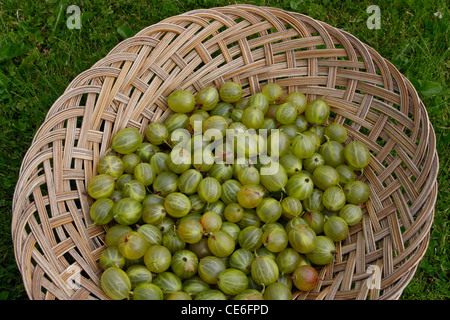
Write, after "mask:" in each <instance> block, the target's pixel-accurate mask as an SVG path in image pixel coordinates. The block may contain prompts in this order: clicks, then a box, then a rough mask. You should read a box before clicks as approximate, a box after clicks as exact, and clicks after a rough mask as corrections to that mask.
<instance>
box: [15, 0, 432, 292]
mask: <svg viewBox="0 0 450 320" xmlns="http://www.w3.org/2000/svg"><path fill="white" fill-rule="evenodd" d="M225 81H235V82H238V83H240V84H241V85H242V86H243V87H244V94H245V95H250V94H254V93H257V92H259V91H260V90H261V88H262V86H263V85H264V84H265V83H267V82H277V83H278V84H279V85H281V86H282V87H283V89H284V90H285V94H287V93H288V92H291V91H295V90H298V91H301V92H303V93H305V94H306V95H307V97H308V99H314V98H316V97H324V99H325V100H326V101H327V102H328V103H329V104H330V106H331V110H332V113H333V117H334V118H335V120H334V121H337V122H339V123H341V124H344V125H345V126H346V128H347V130H348V132H349V135H350V139H356V140H360V141H363V142H364V143H365V144H366V145H367V146H368V147H369V149H370V151H371V153H372V161H371V164H370V167H368V168H366V169H365V170H364V173H363V175H361V176H360V177H359V178H360V179H362V180H363V181H367V182H368V183H369V184H370V187H371V196H370V199H369V201H368V203H367V205H366V207H365V208H364V213H365V214H364V218H363V221H362V222H361V223H360V224H358V225H356V226H354V227H352V228H351V229H350V234H349V236H348V237H347V239H346V240H344V241H343V242H342V243H341V244H339V245H338V246H337V251H338V254H337V255H336V259H335V261H334V262H332V263H330V264H329V265H327V266H324V267H323V268H322V269H321V271H320V274H319V276H320V279H319V281H318V284H317V286H316V288H315V289H314V290H312V291H310V292H309V293H297V294H296V295H295V299H398V298H399V297H400V295H401V293H402V291H403V289H404V288H405V287H406V286H407V284H408V283H409V282H410V280H411V278H412V277H413V276H414V273H415V271H416V269H417V265H418V263H419V262H420V260H421V259H422V257H423V255H424V253H425V251H426V249H427V246H428V242H429V234H430V227H431V224H432V221H433V215H434V204H435V201H436V195H437V182H436V175H437V172H438V156H437V152H436V144H435V143H436V141H435V135H434V131H433V128H432V126H431V124H430V122H429V119H428V115H427V112H426V109H425V107H424V105H423V103H422V102H421V100H420V98H419V96H418V94H417V92H416V91H415V90H414V87H413V86H412V85H411V83H410V82H409V81H408V80H407V79H406V78H405V77H404V76H403V75H402V74H400V73H399V71H398V70H397V69H396V68H395V67H394V66H393V65H392V64H391V63H390V62H389V61H387V60H385V59H384V58H383V57H381V56H380V55H379V54H378V53H377V52H376V51H375V50H374V49H373V48H371V47H369V46H367V45H365V44H363V43H362V42H360V41H359V40H358V39H357V38H355V37H354V36H353V35H351V34H349V33H347V32H345V31H342V30H339V29H336V28H334V27H332V26H330V25H328V24H326V23H324V22H320V21H316V20H314V19H312V18H310V17H308V16H305V15H302V14H298V13H292V12H286V11H283V10H280V9H275V8H267V7H255V6H250V5H234V6H227V7H221V8H215V9H208V10H195V11H191V12H187V13H185V14H182V15H178V16H174V17H171V18H168V19H165V20H163V21H161V22H160V23H157V24H155V25H151V26H149V27H148V28H145V29H144V30H142V31H140V32H139V33H138V34H137V35H136V36H134V37H131V38H128V39H126V40H124V41H122V42H121V43H119V44H118V45H117V46H116V47H115V48H114V49H113V50H112V51H111V52H110V53H109V54H108V55H107V56H106V57H104V58H103V59H102V60H100V61H98V62H97V63H96V64H95V65H94V66H93V67H92V68H90V69H89V70H86V71H85V72H83V73H81V74H80V75H79V76H77V77H76V78H75V79H74V80H73V81H72V83H71V84H70V85H69V86H68V87H67V89H66V91H65V92H64V93H63V94H62V95H61V97H60V98H59V99H58V100H57V101H55V103H54V104H53V106H52V107H51V108H50V110H49V112H48V114H47V116H46V118H45V121H44V123H43V124H42V126H41V127H40V128H39V130H38V131H37V133H36V136H35V137H34V140H33V142H32V145H31V147H30V148H29V150H28V152H27V153H26V155H25V156H24V159H23V164H22V166H21V170H20V176H19V179H18V182H17V186H16V189H15V194H14V200H13V219H12V237H13V242H14V250H15V257H16V260H17V264H18V267H19V269H20V272H21V274H22V276H23V282H24V285H25V288H26V292H27V294H28V296H29V298H30V299H107V297H106V296H105V295H104V294H103V293H102V291H101V289H100V286H99V284H100V280H99V276H100V275H101V270H100V268H99V266H98V260H99V257H100V254H101V252H102V250H104V249H105V243H104V235H105V230H106V228H104V227H101V226H94V225H92V221H91V219H90V217H89V207H90V204H91V203H92V199H90V198H89V197H88V196H87V193H86V185H87V182H89V181H90V179H91V178H92V177H93V176H94V175H95V168H96V165H97V163H98V160H99V159H100V158H101V157H102V156H103V155H104V153H105V151H106V150H107V149H108V148H109V143H110V141H111V137H112V136H113V135H114V134H115V133H116V132H117V131H118V130H119V129H122V128H124V127H134V128H137V129H139V130H140V131H141V132H142V133H144V129H145V128H146V126H147V124H148V123H149V122H152V121H163V120H164V119H166V118H167V117H168V116H169V115H170V113H171V111H170V110H169V109H168V108H167V104H166V101H165V100H164V97H166V96H167V95H168V94H169V93H170V92H172V91H173V90H175V89H186V90H190V91H192V92H193V93H195V92H197V91H198V90H200V89H201V88H203V87H205V86H212V85H215V86H220V85H221V84H223V83H224V82H225ZM377 280H379V281H378V282H377ZM74 284H75V285H74Z"/></svg>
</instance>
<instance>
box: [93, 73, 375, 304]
mask: <svg viewBox="0 0 450 320" xmlns="http://www.w3.org/2000/svg"><path fill="white" fill-rule="evenodd" d="M167 103H168V106H169V108H170V109H171V110H172V111H173V113H172V114H171V115H170V116H169V117H168V118H167V119H165V120H164V121H163V122H152V123H150V124H149V125H148V126H147V127H146V128H145V132H142V133H141V132H140V131H139V130H137V129H136V128H132V127H129V128H125V129H122V130H121V131H119V132H117V133H116V134H115V135H114V136H113V139H112V141H111V148H110V149H109V150H108V151H107V153H106V154H105V155H104V156H103V157H102V158H101V159H100V160H99V162H98V166H97V170H98V173H97V174H96V175H95V177H93V178H92V179H91V180H90V181H89V183H88V185H87V191H88V194H89V195H90V197H92V199H93V203H92V206H91V208H90V218H91V219H92V221H93V223H94V224H97V225H102V226H105V229H106V230H107V231H106V234H105V239H104V241H105V244H106V249H105V250H104V251H102V253H101V256H100V259H99V264H100V267H101V269H102V275H101V288H102V290H103V291H104V293H105V294H106V295H107V296H108V297H109V298H111V299H114V300H121V299H133V300H161V299H167V300H175V299H190V300H192V299H195V300H224V299H235V300H263V299H267V300H276V299H279V300H280V299H281V300H288V299H292V298H293V292H295V291H298V290H301V291H309V290H313V289H314V288H315V287H316V286H317V281H318V269H319V268H320V267H321V266H323V265H326V264H329V263H330V262H332V261H333V260H334V257H335V254H336V243H338V242H340V241H343V240H345V239H346V238H347V237H349V228H350V227H352V226H355V225H356V224H358V223H360V222H361V220H362V217H363V211H362V209H361V208H362V206H363V204H364V203H365V202H366V201H367V200H368V198H369V187H368V185H367V184H366V183H365V182H363V181H361V180H360V179H358V177H360V176H361V175H360V173H361V171H362V170H363V169H364V168H365V167H367V166H368V164H369V162H370V152H369V149H368V148H367V146H365V145H364V144H363V143H362V142H360V141H356V140H355V141H352V140H351V139H350V138H349V137H348V136H347V130H346V128H345V127H344V126H343V125H342V124H339V123H337V122H331V121H330V119H331V118H330V107H329V105H328V103H327V102H326V101H325V100H324V99H314V100H312V101H309V102H308V101H307V99H306V96H305V95H304V94H302V93H300V92H297V91H295V92H290V93H288V94H287V95H286V96H285V98H284V99H283V90H282V88H281V87H280V86H279V85H278V84H276V83H268V84H266V85H265V86H264V87H263V88H262V92H260V93H256V94H253V95H251V96H249V97H243V89H242V87H241V86H240V85H239V84H237V83H234V82H226V83H224V84H223V85H222V86H221V87H220V88H219V89H217V88H215V87H206V88H204V89H202V90H200V91H199V92H198V93H196V94H195V95H194V94H192V93H191V92H189V91H187V90H176V91H174V92H172V93H171V94H170V95H169V96H168V97H167ZM240 139H241V140H240ZM243 141H244V142H243ZM247 142H248V143H247ZM195 159H200V160H201V161H195Z"/></svg>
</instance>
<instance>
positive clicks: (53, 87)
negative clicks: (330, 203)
mask: <svg viewBox="0 0 450 320" xmlns="http://www.w3.org/2000/svg"><path fill="white" fill-rule="evenodd" d="M162 2H163V4H161V1H155V0H150V1H149V0H128V1H118V0H116V1H98V0H93V1H69V0H66V1H64V0H63V1H56V0H47V1H30V0H26V1H25V0H24V1H20V2H19V4H17V1H12V0H0V30H1V31H0V232H1V236H0V300H2V299H10V300H22V299H27V296H26V293H25V291H24V288H23V285H22V279H21V275H20V274H19V272H18V270H17V267H16V262H15V259H14V253H13V247H12V241H11V231H10V225H11V205H12V197H13V190H14V186H15V184H16V181H17V177H18V171H19V168H20V165H21V163H22V159H23V156H24V154H25V152H26V150H27V149H28V148H29V147H30V145H31V141H32V139H33V136H34V134H35V132H36V130H37V129H38V127H39V126H40V124H41V123H42V122H43V120H44V117H45V115H46V113H47V111H48V109H49V107H50V106H51V105H52V104H53V102H54V101H55V100H56V99H57V98H58V97H59V96H60V95H61V94H62V93H63V91H64V90H65V88H66V86H67V85H68V84H69V83H70V81H71V80H72V79H73V78H74V77H75V76H76V75H78V74H79V73H80V72H82V71H84V70H86V69H88V68H90V67H91V66H92V65H93V64H94V63H95V62H96V61H98V60H99V59H101V58H102V57H104V56H105V55H106V54H107V53H108V52H109V51H110V50H111V49H112V48H113V47H114V46H115V45H116V44H117V43H119V42H120V41H121V40H123V39H124V37H128V36H131V35H133V34H134V33H136V32H137V31H139V30H141V29H143V28H144V27H146V26H148V25H151V24H154V23H157V22H159V21H160V20H162V19H164V18H167V17H169V16H173V15H177V14H180V13H183V12H185V11H189V10H192V9H196V8H211V7H216V6H223V5H228V4H232V3H245V1H225V0H214V1H213V0H205V1H200V0H183V1H181V0H179V1H178V0H177V1H168V0H164V1H162ZM246 3H251V4H255V5H264V6H273V7H280V8H283V9H286V10H289V11H297V12H301V13H304V14H307V15H309V16H311V17H313V18H316V19H318V20H322V21H326V22H327V23H329V24H330V25H333V26H335V27H338V28H341V29H343V30H346V31H348V32H350V33H352V34H353V35H355V36H356V37H357V38H359V39H360V40H361V41H363V42H365V43H367V44H368V45H370V46H372V47H373V48H374V49H375V50H377V51H378V52H379V53H380V54H381V56H383V57H385V58H387V59H388V60H390V61H391V62H392V63H393V64H394V65H395V66H397V67H398V69H399V70H400V72H402V73H403V74H405V75H406V76H407V77H408V78H409V79H410V80H411V81H412V83H413V84H414V85H415V87H416V89H417V90H418V92H419V95H420V97H421V98H422V100H423V101H424V103H425V105H426V106H427V110H428V113H429V118H430V120H431V123H432V124H433V126H434V129H435V132H436V136H437V149H438V153H439V156H440V173H439V177H438V180H439V188H440V191H439V196H438V200H437V203H436V207H435V222H434V225H433V227H432V232H431V240H430V246H429V248H428V251H427V252H426V255H425V257H424V259H423V261H422V262H421V263H420V265H419V268H418V270H417V273H416V275H415V277H414V279H413V280H412V281H411V283H410V284H409V285H408V287H407V288H406V289H405V291H404V294H403V296H402V299H408V300H412V299H422V300H427V299H448V298H449V297H450V290H449V289H450V288H449V280H450V276H449V274H450V272H449V268H450V263H449V258H448V257H449V245H448V235H449V219H448V217H449V213H450V212H449V209H448V208H449V207H450V202H449V199H450V197H449V189H450V188H449V187H450V186H449V180H450V173H449V159H450V154H449V147H448V146H449V143H450V135H449V127H450V123H449V104H448V102H449V101H448V97H449V88H448V80H449V73H448V70H449V67H450V59H449V50H448V47H449V46H448V44H449V38H448V37H449V25H450V23H449V16H450V12H449V10H448V8H447V2H446V0H434V1H430V0H420V1H414V0H407V1H401V0H379V1H375V2H374V4H377V5H378V6H379V7H380V10H381V29H379V30H370V29H368V28H367V27H366V20H367V18H368V17H369V16H370V14H368V13H366V9H367V6H368V4H367V2H362V1H361V2H359V1H350V0H344V1H331V0H322V1H319V0H271V1H269V0H268V1H263V0H257V1H246ZM72 4H76V5H78V6H79V7H80V9H81V12H82V26H81V29H80V30H76V29H74V30H70V29H68V28H67V27H66V20H67V18H68V17H69V14H66V8H67V7H68V6H69V5H72ZM438 11H439V12H442V15H443V16H442V18H441V19H439V18H438V17H436V16H435V15H434V13H435V12H438Z"/></svg>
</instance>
